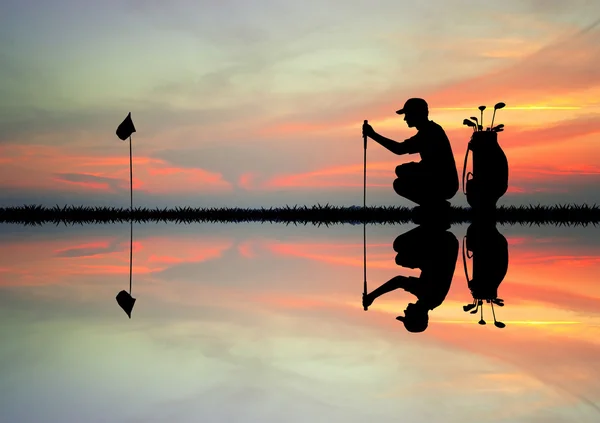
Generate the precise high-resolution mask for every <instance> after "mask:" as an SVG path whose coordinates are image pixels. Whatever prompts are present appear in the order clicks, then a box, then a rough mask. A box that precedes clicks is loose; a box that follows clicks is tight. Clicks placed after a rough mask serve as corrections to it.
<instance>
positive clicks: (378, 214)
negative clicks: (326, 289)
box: [0, 204, 600, 226]
mask: <svg viewBox="0 0 600 423" xmlns="http://www.w3.org/2000/svg"><path fill="white" fill-rule="evenodd" d="M365 215H366V217H365ZM495 215H496V222H498V223H500V224H515V223H521V224H565V225H566V224H568V225H588V224H592V225H594V226H595V225H596V223H599V222H600V207H599V206H596V204H594V205H593V206H588V205H587V204H582V205H577V204H574V205H554V206H541V205H537V206H533V205H529V206H501V207H498V208H497V209H496V212H495ZM413 217H414V211H413V209H412V208H409V207H392V206H385V207H367V208H366V210H364V209H363V208H362V207H360V206H350V207H338V206H330V205H328V204H326V205H324V206H321V205H320V204H319V205H315V206H311V207H308V206H298V205H296V206H294V207H290V206H285V207H270V208H264V207H261V208H191V207H174V208H164V209H160V208H154V209H149V208H142V207H138V208H134V209H133V211H130V209H129V208H116V207H86V206H64V207H59V206H55V207H42V206H37V205H25V206H17V207H0V223H14V224H23V225H37V224H43V223H56V224H59V223H65V224H66V223H72V224H93V223H121V222H128V221H130V220H133V221H135V222H139V223H143V222H174V223H195V222H214V223H243V222H265V223H267V222H268V223H286V224H290V223H293V224H298V223H300V224H308V223H311V224H319V225H321V224H326V225H329V224H362V223H363V222H367V223H376V224H394V223H412V222H413ZM449 217H450V223H452V224H459V223H468V222H471V221H472V210H471V208H469V207H454V206H452V207H451V210H450V214H449Z"/></svg>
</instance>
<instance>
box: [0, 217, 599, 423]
mask: <svg viewBox="0 0 600 423" xmlns="http://www.w3.org/2000/svg"><path fill="white" fill-rule="evenodd" d="M413 228H414V225H407V226H379V227H373V226H371V227H368V229H367V230H368V232H367V242H368V250H367V279H368V284H369V285H368V290H369V292H372V291H373V290H375V289H376V288H378V287H379V286H381V285H382V284H384V283H385V282H387V281H390V280H392V279H394V278H395V277H397V276H398V275H401V276H404V277H406V278H405V279H406V280H409V281H412V282H413V285H412V287H409V289H405V288H406V286H405V287H400V288H402V289H397V290H394V291H393V292H387V293H385V295H383V296H379V297H378V298H377V299H376V300H375V301H374V302H373V303H372V304H371V305H370V306H369V310H368V311H364V310H363V304H362V295H363V245H362V226H347V225H346V226H336V227H332V228H326V227H319V228H316V227H312V226H299V227H294V226H287V227H286V226H282V225H276V226H270V225H260V224H245V225H226V226H225V225H223V226H218V225H191V226H176V225H139V226H134V242H133V269H132V270H133V284H132V296H133V297H135V298H136V299H137V301H136V303H135V307H134V309H133V312H132V316H131V319H129V318H128V317H127V315H126V314H125V313H124V312H123V310H122V309H121V308H120V307H119V305H118V304H117V302H116V300H115V296H116V295H117V293H118V292H120V291H122V290H125V291H127V292H129V225H105V226H97V227H93V226H86V227H68V228H66V227H52V226H49V227H43V228H22V227H16V226H2V227H1V228H0V250H1V254H0V290H1V295H0V301H1V308H0V317H1V320H0V335H1V336H2V340H3V342H2V344H1V345H0V371H1V379H0V389H1V392H2V395H1V396H0V421H2V422H22V423H27V422H41V421H44V422H61V423H65V422H82V421H85V422H199V421H203V422H234V421H235V422H237V421H239V422H251V421H260V422H281V421H286V422H307V421H310V422H337V421H343V422H345V423H347V422H361V423H363V422H364V419H365V418H368V419H370V420H371V421H373V422H398V421H403V422H423V421H427V422H463V421H466V420H471V419H475V420H478V421H480V420H481V421H487V422H550V423H554V422H570V421H578V422H580V423H581V422H597V421H598V418H599V416H600V414H599V412H598V407H597V406H596V405H595V403H600V402H599V401H600V378H599V376H600V345H599V344H600V336H599V335H600V331H599V329H598V328H599V323H600V318H599V315H600V307H599V302H598V301H599V300H600V285H599V284H598V275H599V274H600V237H599V235H600V229H597V228H593V227H592V228H574V227H571V228H564V227H561V228H559V227H542V228H537V227H524V226H513V227H510V226H508V227H506V226H501V225H498V226H497V228H496V229H497V230H498V231H497V234H496V235H495V234H494V233H493V231H492V232H489V233H488V235H489V234H491V235H490V236H492V239H495V242H496V243H495V244H493V245H492V244H487V245H488V246H489V245H492V247H489V248H488V249H487V250H486V251H487V253H486V252H485V251H484V252H483V253H480V254H479V256H477V245H478V244H477V241H476V240H475V243H474V244H473V242H470V243H469V245H468V250H469V251H468V253H469V254H468V256H466V258H465V262H466V264H467V272H468V275H469V279H472V280H471V282H470V283H467V278H466V276H465V271H464V266H463V257H462V254H463V237H464V236H465V234H466V232H467V226H466V225H462V226H453V227H452V228H451V229H450V230H449V232H448V235H445V234H444V235H442V236H441V237H440V236H439V235H440V234H434V235H433V237H432V238H431V239H430V241H429V242H428V243H427V244H424V245H421V246H420V247H419V246H417V247H415V249H411V248H410V247H408V245H409V244H403V247H402V248H404V251H405V252H407V251H408V252H410V254H409V255H408V256H407V255H406V254H404V255H402V257H400V258H398V256H397V254H398V255H400V254H399V253H397V252H396V251H394V248H393V247H394V240H396V239H397V237H398V236H399V235H401V234H405V233H407V232H408V231H409V230H411V229H413ZM404 239H406V238H404ZM502 239H505V240H506V241H507V244H506V245H505V246H507V247H508V258H509V260H508V264H509V265H508V268H506V266H504V265H503V263H504V262H503V259H502V257H504V256H503V251H504V250H503V249H502V245H503V244H502ZM442 245H446V246H449V248H450V251H449V253H448V249H447V248H446V247H444V248H442V247H441V246H442ZM396 246H398V245H396ZM454 246H458V249H454ZM419 248H421V250H419ZM419 253H427V254H424V255H423V254H421V256H419ZM471 253H472V254H473V257H472V258H469V256H470V255H471ZM423 256H424V257H425V260H420V259H419V257H423ZM407 257H408V258H407ZM449 257H450V258H449ZM477 257H479V258H477ZM475 260H478V262H479V263H482V264H478V262H475ZM450 262H451V266H450V264H449V263H450ZM436 263H437V264H436ZM399 265H400V266H399ZM449 267H453V269H454V272H453V277H451V278H449V279H448V278H446V279H445V281H444V282H443V283H441V284H440V285H439V286H437V289H438V291H437V294H436V296H435V298H433V299H432V298H429V299H426V300H427V301H429V302H426V304H427V309H428V311H427V315H428V320H427V328H426V330H424V331H423V332H422V333H410V332H408V331H407V330H406V329H405V327H404V324H403V323H405V322H402V321H399V320H398V319H397V317H398V316H406V312H405V310H407V305H408V304H411V303H412V304H415V303H416V301H417V299H419V300H421V298H420V297H419V295H418V292H417V291H418V289H419V288H418V287H417V285H416V284H415V283H418V282H424V283H435V280H436V279H435V278H431V275H432V274H433V275H434V276H435V275H441V274H445V275H446V276H447V274H448V271H449ZM422 271H423V273H422ZM409 285H410V284H409ZM407 291H408V292H407ZM411 292H413V293H411ZM498 297H499V298H498ZM494 298H495V300H496V301H495V302H494V301H493V299H494ZM478 299H482V304H481V306H482V307H483V311H484V319H485V321H486V322H487V324H486V325H480V324H478V322H479V321H480V318H481V316H480V314H481V308H477V312H476V313H473V314H471V311H473V310H475V309H476V308H472V309H470V310H467V312H465V310H464V308H468V307H466V306H467V305H469V304H475V306H476V307H477V303H478V301H477V300H478ZM486 299H490V302H489V303H488V302H487V301H486ZM422 304H423V302H422ZM492 304H494V306H495V309H494V310H495V314H496V317H497V319H498V320H500V321H502V322H504V323H505V324H506V327H505V328H503V329H501V328H497V327H494V325H493V317H492V310H491V306H492ZM501 304H502V305H503V306H501ZM431 306H433V308H432V307H431ZM409 313H410V312H409ZM400 320H402V319H400Z"/></svg>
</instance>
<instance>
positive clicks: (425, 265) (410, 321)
mask: <svg viewBox="0 0 600 423" xmlns="http://www.w3.org/2000/svg"><path fill="white" fill-rule="evenodd" d="M393 246H394V251H396V252H397V253H398V254H397V255H396V264H397V265H398V266H403V267H408V268H411V269H416V268H418V269H421V275H420V276H419V277H418V278H415V277H412V276H396V277H393V278H392V279H390V280H389V281H387V282H386V283H384V284H383V285H381V286H380V287H379V288H377V289H375V290H373V291H372V292H370V293H367V294H363V299H362V302H363V307H364V308H365V309H366V308H368V307H369V306H370V305H371V304H372V303H373V301H375V299H376V298H378V297H379V296H381V295H383V294H385V293H388V292H390V291H394V290H396V289H398V288H402V289H403V290H405V291H407V292H410V293H411V294H413V295H414V296H416V297H417V301H416V302H415V303H411V304H408V306H407V307H406V309H405V310H404V316H398V317H396V319H397V320H399V321H401V322H402V323H404V327H405V328H406V330H408V331H409V332H423V331H424V330H425V329H427V326H428V325H429V311H431V310H434V309H435V308H437V307H439V306H440V305H441V304H442V302H444V300H445V299H446V295H448V291H449V290H450V285H451V284H452V278H453V277H454V270H455V268H456V261H457V259H458V240H457V239H456V236H454V234H453V233H452V232H449V231H447V230H445V229H444V228H442V227H435V226H431V227H427V226H417V227H416V228H414V229H411V230H410V231H408V232H406V233H404V234H402V235H400V236H398V237H397V238H396V239H395V240H394V245H393Z"/></svg>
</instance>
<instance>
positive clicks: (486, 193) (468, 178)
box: [462, 103, 508, 214]
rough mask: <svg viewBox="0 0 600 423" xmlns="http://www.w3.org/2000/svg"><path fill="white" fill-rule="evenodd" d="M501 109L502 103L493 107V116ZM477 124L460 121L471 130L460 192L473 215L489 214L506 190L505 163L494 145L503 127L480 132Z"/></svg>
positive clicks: (467, 120) (499, 149)
mask: <svg viewBox="0 0 600 423" xmlns="http://www.w3.org/2000/svg"><path fill="white" fill-rule="evenodd" d="M504 106H505V104H504V103H498V104H496V106H495V107H494V117H495V113H496V110H497V109H501V108H503V107H504ZM484 109H485V106H480V107H479V110H481V121H483V110H484ZM472 119H473V118H472ZM481 121H480V122H479V125H477V123H475V122H472V121H470V120H469V119H465V120H464V121H463V125H467V126H470V127H473V128H474V129H475V130H474V131H473V133H472V135H471V140H470V141H469V143H468V146H467V152H466V154H465V161H464V165H463V175H462V185H463V193H464V194H466V196H467V202H468V203H469V205H470V206H471V208H472V209H473V211H474V212H476V214H480V213H481V212H487V211H492V212H493V211H494V210H495V208H496V203H497V202H498V200H499V199H500V198H501V197H502V196H503V195H504V194H505V193H506V191H507V189H508V160H507V158H506V154H505V153H504V151H503V150H502V147H500V144H498V132H502V131H503V130H504V125H503V124H500V125H498V126H495V127H490V128H487V130H486V131H483V130H482V129H483V124H482V122H481ZM477 129H479V130H477ZM469 151H472V152H473V165H472V169H473V170H472V171H471V172H468V173H467V163H468V157H469Z"/></svg>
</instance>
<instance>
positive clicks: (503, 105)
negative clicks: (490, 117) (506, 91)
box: [494, 102, 506, 110]
mask: <svg viewBox="0 0 600 423" xmlns="http://www.w3.org/2000/svg"><path fill="white" fill-rule="evenodd" d="M505 106H506V104H504V103H503V102H499V103H496V105H495V106H494V109H496V110H498V109H503V108H504V107H505Z"/></svg>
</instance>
